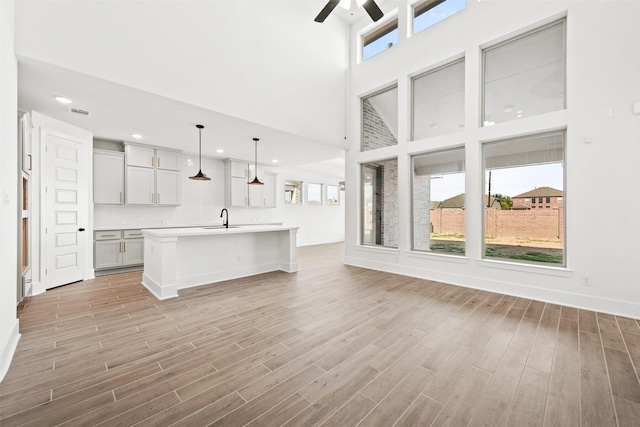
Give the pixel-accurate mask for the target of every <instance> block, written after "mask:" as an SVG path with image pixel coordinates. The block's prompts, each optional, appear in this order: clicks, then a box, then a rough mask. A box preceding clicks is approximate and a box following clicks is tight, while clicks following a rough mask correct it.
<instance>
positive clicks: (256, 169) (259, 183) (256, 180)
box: [247, 138, 264, 185]
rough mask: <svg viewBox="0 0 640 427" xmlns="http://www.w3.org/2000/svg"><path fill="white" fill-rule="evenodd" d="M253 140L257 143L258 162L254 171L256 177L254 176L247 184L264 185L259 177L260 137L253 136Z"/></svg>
mask: <svg viewBox="0 0 640 427" xmlns="http://www.w3.org/2000/svg"><path fill="white" fill-rule="evenodd" d="M253 141H254V142H255V144H256V164H255V169H254V173H255V175H256V176H255V177H254V178H253V181H251V182H248V183H247V184H249V185H264V183H263V182H260V180H259V179H258V141H260V140H259V139H258V138H253Z"/></svg>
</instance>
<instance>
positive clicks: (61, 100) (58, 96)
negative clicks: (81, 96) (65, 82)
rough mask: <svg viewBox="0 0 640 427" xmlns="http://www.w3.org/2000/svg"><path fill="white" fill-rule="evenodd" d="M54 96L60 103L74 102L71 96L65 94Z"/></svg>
mask: <svg viewBox="0 0 640 427" xmlns="http://www.w3.org/2000/svg"><path fill="white" fill-rule="evenodd" d="M54 98H55V100H56V101H58V102H59V103H60V104H71V103H72V102H73V101H71V100H70V99H69V98H65V97H64V96H60V95H56V96H54Z"/></svg>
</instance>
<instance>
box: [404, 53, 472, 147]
mask: <svg viewBox="0 0 640 427" xmlns="http://www.w3.org/2000/svg"><path fill="white" fill-rule="evenodd" d="M412 91H413V110H412V113H413V117H412V140H414V141H415V140H417V139H422V138H428V137H431V136H436V135H444V134H448V133H453V132H460V131H462V130H464V114H465V111H464V60H459V61H456V62H454V63H452V64H448V65H446V66H444V67H440V68H438V69H436V70H433V71H429V72H428V73H425V74H422V75H420V76H418V77H415V78H414V79H413V81H412Z"/></svg>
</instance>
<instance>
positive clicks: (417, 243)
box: [413, 174, 432, 251]
mask: <svg viewBox="0 0 640 427" xmlns="http://www.w3.org/2000/svg"><path fill="white" fill-rule="evenodd" d="M430 185H431V176H429V175H415V174H414V175H413V201H414V202H413V249H418V250H425V251H427V250H429V246H430V240H431V239H430V238H429V234H430V233H431V212H432V211H431V203H430V199H431V187H430Z"/></svg>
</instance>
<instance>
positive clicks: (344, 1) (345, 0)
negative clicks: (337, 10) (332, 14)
mask: <svg viewBox="0 0 640 427" xmlns="http://www.w3.org/2000/svg"><path fill="white" fill-rule="evenodd" d="M338 6H340V7H341V8H343V9H345V10H349V9H351V0H340V3H338Z"/></svg>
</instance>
